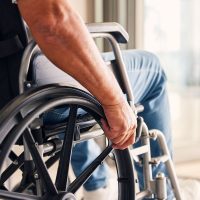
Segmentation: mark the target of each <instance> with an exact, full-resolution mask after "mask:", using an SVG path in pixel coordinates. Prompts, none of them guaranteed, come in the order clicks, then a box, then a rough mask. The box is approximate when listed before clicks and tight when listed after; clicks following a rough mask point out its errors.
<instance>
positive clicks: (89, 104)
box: [0, 85, 135, 200]
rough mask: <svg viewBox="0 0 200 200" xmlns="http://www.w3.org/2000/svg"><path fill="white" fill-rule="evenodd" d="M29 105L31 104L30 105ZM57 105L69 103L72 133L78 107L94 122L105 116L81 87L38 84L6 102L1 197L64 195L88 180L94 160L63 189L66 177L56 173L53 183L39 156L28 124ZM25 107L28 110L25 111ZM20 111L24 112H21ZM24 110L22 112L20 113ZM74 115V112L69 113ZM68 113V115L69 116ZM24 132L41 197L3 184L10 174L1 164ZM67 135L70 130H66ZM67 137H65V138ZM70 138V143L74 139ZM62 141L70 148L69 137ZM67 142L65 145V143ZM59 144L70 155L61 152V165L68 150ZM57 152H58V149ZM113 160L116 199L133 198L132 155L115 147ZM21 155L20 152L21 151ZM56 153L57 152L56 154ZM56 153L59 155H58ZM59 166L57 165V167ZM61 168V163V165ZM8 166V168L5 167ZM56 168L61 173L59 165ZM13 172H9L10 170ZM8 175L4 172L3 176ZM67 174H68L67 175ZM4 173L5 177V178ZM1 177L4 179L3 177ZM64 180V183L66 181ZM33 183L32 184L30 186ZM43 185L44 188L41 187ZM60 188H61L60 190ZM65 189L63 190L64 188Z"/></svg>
mask: <svg viewBox="0 0 200 200" xmlns="http://www.w3.org/2000/svg"><path fill="white" fill-rule="evenodd" d="M30 105H31V108H30ZM58 106H70V113H71V114H70V115H69V117H68V118H69V120H71V121H70V123H69V124H71V126H72V127H71V128H70V125H68V126H67V127H68V128H67V131H68V132H69V133H72V132H73V131H72V130H74V126H75V124H76V115H77V108H82V109H84V110H86V111H87V112H88V113H89V114H90V115H91V116H92V117H93V118H94V119H95V120H96V122H97V123H99V124H100V119H101V118H104V119H105V116H104V113H103V109H102V107H101V105H100V104H99V102H98V101H97V100H96V99H95V98H94V97H93V96H91V95H90V94H88V93H86V92H84V91H81V90H79V89H75V88H71V87H64V86H58V85H50V86H45V87H40V88H37V89H34V90H32V91H28V92H26V93H24V94H23V95H20V96H19V97H17V98H16V99H14V100H13V101H12V102H11V103H10V104H9V105H8V106H6V107H5V108H4V109H2V110H1V111H0V112H1V119H0V172H1V174H0V175H1V176H0V199H13V200H15V199H21V200H23V199H26V200H28V199H30V200H32V199H65V196H66V193H75V192H76V191H77V190H78V189H79V188H80V185H82V184H83V183H84V182H85V181H86V180H87V178H88V177H87V175H88V173H91V171H92V170H94V168H95V167H96V165H97V164H96V163H97V161H96V162H94V163H93V164H91V165H90V169H89V168H87V169H88V170H89V171H87V170H86V171H84V173H82V177H77V178H76V180H75V181H73V182H72V183H69V185H68V187H67V191H66V190H63V181H66V179H65V178H61V179H64V180H59V179H60V178H59V175H58V176H57V183H56V184H55V183H53V181H52V180H51V177H50V175H49V172H48V169H47V168H48V167H47V164H45V163H44V161H43V160H42V158H41V156H40V154H39V152H38V149H37V147H36V142H35V140H34V137H33V135H32V132H31V130H30V128H29V127H30V124H31V123H32V122H33V120H34V119H35V118H36V117H37V116H41V115H42V114H43V113H44V112H46V111H48V110H49V109H52V108H55V107H58ZM24 110H26V114H24V113H25V112H24ZM27 110H29V111H28V112H27ZM22 111H23V112H22ZM22 113H23V114H22ZM72 115H74V116H72ZM22 116H23V117H22ZM70 116H71V117H70ZM22 135H23V137H24V139H25V140H26V143H27V145H28V147H29V149H30V153H31V155H32V158H33V161H34V165H35V166H36V170H37V172H38V174H39V176H40V178H41V181H42V185H44V186H43V187H44V188H42V191H44V192H42V197H41V196H40V197H39V196H37V195H35V194H34V193H33V194H32V195H30V194H24V193H23V190H20V189H18V190H17V192H16V191H9V190H7V189H6V187H5V186H4V182H5V179H6V178H7V179H8V178H9V173H8V170H9V169H8V168H6V169H5V167H4V168H3V164H4V162H5V160H6V159H7V157H8V156H10V155H11V154H13V151H12V148H13V145H15V144H16V142H17V141H18V140H19V138H20V137H21V136H22ZM66 135H70V134H66ZM65 139H66V138H65ZM73 139H74V137H73V138H72V140H71V143H73ZM63 143H64V144H63V145H66V146H65V147H66V148H69V149H70V150H69V151H71V146H70V141H69V138H68V142H66V143H65V140H64V142H63ZM67 146H68V147H67ZM63 149H64V148H62V150H61V153H60V155H69V158H67V159H64V158H62V156H61V157H60V159H59V160H61V161H59V162H61V163H60V166H62V165H61V164H62V162H64V164H67V163H68V161H66V160H70V156H71V154H70V152H69V151H68V152H65V151H64V150H63ZM111 151H112V147H111V146H108V147H106V148H105V150H104V151H103V152H102V154H100V156H99V160H98V162H99V163H98V165H99V164H101V162H102V161H103V160H104V159H105V157H106V156H107V155H108V154H109V153H110V152H111ZM58 153H59V152H58ZM113 154H114V158H115V164H116V169H117V181H118V199H119V200H134V199H135V185H134V175H133V164H132V159H131V155H130V152H129V150H128V149H125V150H123V151H121V150H114V151H113ZM22 155H23V153H22ZM22 155H20V156H21V157H20V156H17V155H15V156H16V158H15V160H16V159H17V161H19V160H18V159H19V157H20V159H21V160H20V162H21V164H19V163H18V164H19V166H18V168H16V169H21V170H22V171H23V169H24V167H23V160H22V157H23V156H22ZM56 155H58V154H56ZM58 157H59V156H58ZM68 164H69V163H68ZM58 168H59V167H58ZM60 168H62V167H60ZM6 170H7V171H6ZM58 170H60V171H59V172H60V173H61V172H62V170H63V168H62V169H58ZM10 174H12V173H10ZM5 175H7V176H5ZM66 176H67V175H66ZM5 177H6V178H5ZM3 179H4V180H3ZM66 182H67V181H66ZM66 182H65V183H64V184H65V185H66V184H67V183H66ZM31 187H33V186H31ZM43 189H44V190H43ZM61 191H62V192H61ZM63 191H64V192H63Z"/></svg>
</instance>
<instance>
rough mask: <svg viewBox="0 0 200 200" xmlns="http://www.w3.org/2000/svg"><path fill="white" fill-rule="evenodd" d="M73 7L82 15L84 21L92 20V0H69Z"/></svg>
mask: <svg viewBox="0 0 200 200" xmlns="http://www.w3.org/2000/svg"><path fill="white" fill-rule="evenodd" d="M70 2H71V3H72V5H73V7H74V8H75V9H76V10H77V11H78V12H79V14H80V15H81V16H82V17H83V19H84V21H85V22H92V21H93V20H92V19H93V10H94V9H93V5H94V0H70Z"/></svg>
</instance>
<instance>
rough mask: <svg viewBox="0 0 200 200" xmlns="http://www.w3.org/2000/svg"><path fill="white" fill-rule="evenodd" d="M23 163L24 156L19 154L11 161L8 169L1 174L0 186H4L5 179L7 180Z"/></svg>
mask: <svg viewBox="0 0 200 200" xmlns="http://www.w3.org/2000/svg"><path fill="white" fill-rule="evenodd" d="M23 162H24V154H23V153H21V154H20V155H19V157H18V158H17V159H16V160H13V163H11V164H10V165H9V166H8V168H7V169H6V170H5V171H4V172H3V173H2V175H1V178H0V186H1V185H2V184H4V182H5V181H7V179H9V178H10V177H11V176H12V175H13V174H14V173H15V172H16V171H17V170H18V169H19V168H20V167H21V166H22V165H23Z"/></svg>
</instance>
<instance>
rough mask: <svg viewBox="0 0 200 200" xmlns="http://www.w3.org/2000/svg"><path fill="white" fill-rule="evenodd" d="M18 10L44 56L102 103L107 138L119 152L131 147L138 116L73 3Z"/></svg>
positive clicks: (24, 4) (60, 0) (33, 4)
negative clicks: (127, 101)
mask: <svg viewBox="0 0 200 200" xmlns="http://www.w3.org/2000/svg"><path fill="white" fill-rule="evenodd" d="M18 6H19V9H20V12H21V14H22V16H23V17H24V19H25V21H26V22H27V24H28V25H29V27H30V29H31V32H32V34H33V36H34V38H35V40H36V41H37V43H38V44H39V46H40V48H41V49H42V51H43V52H44V54H45V55H46V56H47V57H48V58H49V59H50V60H51V61H52V62H53V63H54V64H55V65H56V66H58V67H59V68H61V69H62V70H63V71H65V72H67V73H68V74H70V75H71V76H73V77H74V78H75V79H77V80H78V81H79V82H80V83H81V84H82V85H83V86H84V87H86V88H87V89H88V90H89V91H90V92H91V93H92V94H93V95H94V96H95V97H96V98H97V99H98V100H99V101H100V102H101V104H102V105H103V108H104V111H105V114H106V116H107V118H108V123H109V126H107V125H106V124H105V123H104V128H105V129H106V130H107V131H106V132H107V136H108V137H109V138H110V139H111V140H112V141H113V143H114V144H116V147H118V148H125V147H126V146H128V145H130V143H132V142H133V133H132V134H131V132H133V131H134V129H135V119H134V116H133V114H132V113H131V110H130V108H129V106H128V105H127V103H126V102H125V100H124V98H123V94H122V91H121V89H120V87H119V85H118V83H117V81H116V80H115V78H114V76H113V74H112V73H111V72H110V70H109V69H108V68H107V67H106V65H105V64H104V62H103V60H102V58H101V56H100V54H99V52H98V50H97V47H96V45H95V44H94V42H93V40H92V38H91V37H90V35H89V32H88V31H87V28H86V26H85V25H84V23H83V22H82V20H81V18H80V17H79V16H78V14H77V13H76V12H75V11H74V10H73V8H72V7H71V5H70V3H69V1H67V0H56V1H55V0H37V1H35V0H18ZM127 111H128V112H127ZM127 113H129V114H127ZM116 114H117V115H119V117H118V118H119V119H118V118H116V117H115V116H116ZM111 118H112V119H111ZM113 118H114V121H113ZM115 118H116V119H115ZM129 118H130V119H131V120H130V119H129ZM109 119H110V120H109ZM122 119H123V120H122ZM125 120H126V121H129V122H125ZM117 121H118V123H119V121H120V127H117V126H116V125H114V124H116V123H117ZM113 128H114V129H113ZM122 133H123V134H122ZM124 145H125V146H124Z"/></svg>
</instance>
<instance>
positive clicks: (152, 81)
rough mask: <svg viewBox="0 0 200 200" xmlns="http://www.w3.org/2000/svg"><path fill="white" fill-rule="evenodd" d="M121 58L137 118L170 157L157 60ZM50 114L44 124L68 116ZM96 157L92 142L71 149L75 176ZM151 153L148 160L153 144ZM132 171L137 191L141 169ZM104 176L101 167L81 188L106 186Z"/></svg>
mask: <svg viewBox="0 0 200 200" xmlns="http://www.w3.org/2000/svg"><path fill="white" fill-rule="evenodd" d="M122 55H123V59H124V62H125V65H126V68H127V72H128V76H129V79H130V83H131V86H132V90H133V94H134V97H135V103H140V104H142V105H143V106H144V111H143V112H142V113H139V115H140V116H142V117H143V118H144V121H145V123H146V124H147V126H148V128H149V129H159V130H160V131H162V132H163V133H164V135H165V138H166V141H167V145H168V148H169V151H170V152H171V153H172V137H171V125H170V113H169V103H168V97H167V91H166V76H165V73H164V71H163V69H162V67H161V64H160V62H159V60H158V58H157V57H156V56H155V55H154V54H152V53H149V52H145V51H138V50H125V51H122ZM102 57H103V59H104V60H111V59H113V58H114V55H113V53H103V54H102ZM53 112H54V114H51V113H50V114H49V113H48V115H47V116H45V120H46V121H47V122H48V123H50V122H55V121H58V120H64V119H65V118H66V115H67V114H68V111H66V109H65V110H64V109H59V110H55V111H53ZM139 145H140V144H139V143H136V144H135V146H139ZM94 149H95V151H94ZM99 153H100V148H99V147H98V145H97V144H96V143H95V142H94V141H93V140H90V141H86V142H83V143H80V144H77V145H75V147H74V149H73V152H72V167H73V170H74V173H75V175H79V174H80V172H81V171H82V170H84V169H85V167H86V166H87V165H88V164H89V163H90V162H91V161H92V160H93V159H94V158H95V157H96V156H97V155H99ZM151 153H152V156H158V155H159V154H160V150H159V146H158V145H157V144H156V142H153V141H151ZM136 169H137V172H138V177H139V180H140V183H141V187H143V180H142V168H140V167H139V166H136ZM158 171H161V172H164V173H166V169H165V167H164V165H162V164H161V165H159V166H157V167H154V168H153V176H155V175H156V174H157V172H158ZM108 175H109V168H108V167H107V165H106V164H103V165H101V166H100V167H98V169H96V171H95V172H94V173H93V174H92V176H91V177H90V178H89V179H88V180H87V182H86V183H85V184H84V187H85V189H86V190H88V191H91V190H95V189H98V188H100V187H104V186H106V184H107V183H106V181H107V179H108Z"/></svg>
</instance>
